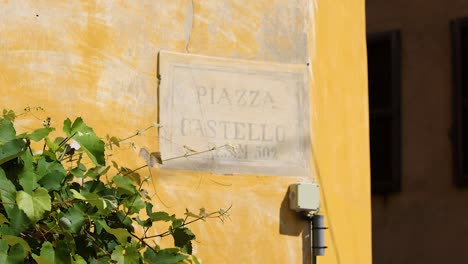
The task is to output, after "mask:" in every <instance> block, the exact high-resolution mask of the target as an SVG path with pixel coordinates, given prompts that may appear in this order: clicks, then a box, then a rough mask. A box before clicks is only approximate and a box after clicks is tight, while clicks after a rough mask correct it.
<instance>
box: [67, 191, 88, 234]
mask: <svg viewBox="0 0 468 264" xmlns="http://www.w3.org/2000/svg"><path fill="white" fill-rule="evenodd" d="M72 191H74V190H72ZM83 198H84V197H83ZM84 215H85V214H84V213H83V211H81V210H80V209H79V207H78V206H77V205H76V204H73V206H72V207H71V208H70V209H68V212H67V213H65V217H66V218H67V219H69V220H70V222H71V225H70V227H69V228H70V230H71V232H74V233H79V232H80V230H81V228H82V227H83V223H84V222H85V220H86V219H85V217H84Z"/></svg>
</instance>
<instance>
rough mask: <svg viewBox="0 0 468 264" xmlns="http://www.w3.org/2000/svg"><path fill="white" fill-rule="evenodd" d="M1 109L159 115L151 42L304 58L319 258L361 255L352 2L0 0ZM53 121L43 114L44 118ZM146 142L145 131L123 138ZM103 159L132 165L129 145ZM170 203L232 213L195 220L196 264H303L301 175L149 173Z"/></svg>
mask: <svg viewBox="0 0 468 264" xmlns="http://www.w3.org/2000/svg"><path fill="white" fill-rule="evenodd" d="M0 18H1V19H0V95H1V97H0V106H1V108H9V109H10V108H11V109H14V110H16V111H21V109H23V108H24V107H26V106H42V107H44V108H45V110H46V111H45V112H41V111H39V112H36V111H33V112H32V113H34V115H32V114H28V115H25V116H23V117H22V118H20V119H19V120H18V121H17V122H18V125H20V126H21V127H22V128H23V129H29V128H31V127H37V126H38V125H39V124H40V123H39V122H40V119H43V118H45V117H46V116H50V117H52V122H53V125H55V126H56V127H59V128H60V127H61V120H63V119H64V118H65V117H67V116H70V117H75V116H82V117H83V118H84V119H85V121H86V122H87V123H88V124H90V125H91V126H93V127H94V128H95V130H96V131H97V132H98V133H100V134H111V135H117V136H121V137H124V136H126V135H130V134H132V133H134V131H136V130H137V129H141V128H144V127H146V126H148V125H151V124H153V123H154V122H155V121H156V120H157V80H156V70H157V52H158V51H159V50H161V49H165V50H172V51H179V52H189V53H194V54H204V55H212V56H220V57H228V58H242V59H251V60H262V61H272V62H284V63H308V62H310V64H311V80H312V81H311V105H312V114H311V116H312V127H313V128H312V134H313V135H312V142H313V149H314V157H315V165H316V166H315V167H314V171H315V172H314V175H315V176H314V177H315V178H316V179H317V180H318V181H319V183H320V184H321V185H322V191H323V194H322V200H323V201H324V202H325V203H323V204H322V208H323V213H324V214H325V215H326V218H327V224H328V226H329V227H330V230H328V231H326V240H327V245H328V246H329V248H328V250H327V251H326V254H327V255H326V256H325V257H319V258H318V260H319V263H356V264H363V263H364V264H365V263H370V262H371V233H370V230H371V222H370V220H371V219H370V193H369V178H370V177H369V150H368V149H369V147H368V119H367V76H366V55H365V26H364V24H365V23H364V1H362V0H341V1H325V0H317V1H306V0H256V1H246V0H222V1H221V0H207V1H197V0H193V1H192V0H159V1H143V0H139V1H136V0H133V1H91V0H89V1H87V0H83V1H51V0H49V1H46V0H42V1H26V0H25V1H12V0H10V1H7V0H4V1H2V2H0ZM54 122H55V123H54ZM134 142H135V143H136V145H137V146H138V147H142V146H144V147H147V148H149V149H151V150H156V147H157V137H156V133H155V131H151V132H148V133H147V134H146V135H145V136H144V137H140V138H137V139H136V140H134ZM113 159H116V160H122V161H123V162H122V163H125V164H127V165H128V166H130V167H132V166H133V167H136V166H140V165H142V163H143V161H141V160H140V159H139V158H138V157H137V153H136V152H134V151H133V150H132V149H131V148H130V147H126V148H124V150H121V151H120V152H118V153H116V154H115V156H114V157H113ZM153 175H154V179H153V183H154V185H151V186H149V188H151V189H154V190H151V191H156V192H157V194H158V196H159V197H160V199H161V200H162V201H163V202H164V203H165V204H166V205H167V206H168V207H169V208H166V207H165V206H164V205H162V204H161V202H160V201H159V199H156V198H155V202H156V203H158V204H159V205H160V207H161V208H164V209H166V210H169V211H173V212H179V213H182V212H183V211H184V210H185V207H188V208H189V209H191V210H194V211H196V210H198V208H200V207H205V208H207V210H209V209H213V210H216V209H219V208H226V207H228V206H229V205H231V204H232V206H233V208H232V211H231V220H228V221H227V222H225V223H224V224H223V223H221V222H220V221H217V220H214V221H207V222H204V223H197V224H195V225H193V226H192V229H193V230H194V232H195V233H196V234H197V241H198V243H196V245H195V251H196V254H197V255H198V256H200V258H201V259H203V260H204V263H308V262H307V257H308V256H307V250H303V249H302V245H303V240H307V238H306V237H305V236H304V233H303V232H302V231H303V229H305V228H306V223H305V222H303V221H301V220H299V219H298V218H297V217H296V215H295V214H294V213H292V212H290V211H289V209H288V208H287V207H288V205H287V202H286V201H285V195H286V191H287V186H288V185H289V184H291V183H294V182H297V181H302V180H303V179H299V178H291V177H288V178H287V177H272V176H258V175H242V176H229V177H226V176H218V175H214V174H211V173H203V172H189V171H159V170H157V169H155V170H154V171H153Z"/></svg>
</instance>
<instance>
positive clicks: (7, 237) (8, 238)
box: [1, 235, 31, 252]
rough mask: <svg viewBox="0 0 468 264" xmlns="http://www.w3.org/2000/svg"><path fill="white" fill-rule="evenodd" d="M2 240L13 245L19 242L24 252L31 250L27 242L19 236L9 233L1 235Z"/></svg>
mask: <svg viewBox="0 0 468 264" xmlns="http://www.w3.org/2000/svg"><path fill="white" fill-rule="evenodd" d="M1 239H2V240H5V241H6V242H7V243H8V245H10V246H14V245H15V244H20V245H21V246H22V247H23V249H24V250H25V251H26V252H31V248H30V247H29V244H28V242H26V240H24V239H22V238H21V237H17V236H11V235H2V238H1Z"/></svg>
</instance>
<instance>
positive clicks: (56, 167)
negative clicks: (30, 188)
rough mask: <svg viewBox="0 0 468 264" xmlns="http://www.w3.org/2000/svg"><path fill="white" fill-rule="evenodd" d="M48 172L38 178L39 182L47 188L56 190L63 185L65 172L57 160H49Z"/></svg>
mask: <svg viewBox="0 0 468 264" xmlns="http://www.w3.org/2000/svg"><path fill="white" fill-rule="evenodd" d="M51 163H52V166H50V167H49V171H48V173H47V174H46V175H45V176H44V177H42V178H41V179H40V180H39V183H40V184H41V185H42V186H43V187H44V188H46V189H47V190H55V191H58V190H60V189H61V188H62V187H63V183H64V181H65V177H66V174H65V173H66V172H65V169H64V168H63V167H62V165H61V164H60V163H58V162H55V161H54V162H51Z"/></svg>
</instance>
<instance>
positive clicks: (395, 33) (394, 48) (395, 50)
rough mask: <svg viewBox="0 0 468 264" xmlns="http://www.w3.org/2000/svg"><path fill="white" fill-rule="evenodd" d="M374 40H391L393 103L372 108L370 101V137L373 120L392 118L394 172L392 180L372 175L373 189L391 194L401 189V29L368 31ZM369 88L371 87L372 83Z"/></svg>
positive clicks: (368, 35)
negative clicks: (384, 107) (384, 106)
mask: <svg viewBox="0 0 468 264" xmlns="http://www.w3.org/2000/svg"><path fill="white" fill-rule="evenodd" d="M373 41H389V42H390V52H391V56H390V64H391V65H390V70H391V73H390V76H391V77H390V80H391V85H390V89H391V104H390V106H389V107H386V109H371V104H370V101H369V137H371V134H370V133H372V131H371V126H372V121H373V120H376V119H379V118H391V141H392V142H391V150H390V152H391V154H390V158H391V162H390V164H391V169H392V173H391V177H390V180H380V181H379V180H378V178H377V177H375V176H374V177H372V175H371V179H372V181H371V190H372V194H390V193H397V192H400V191H401V176H402V171H401V161H402V159H401V32H400V31H399V30H391V31H385V32H376V33H368V34H367V45H369V43H371V42H373ZM368 55H369V54H368ZM368 73H369V71H368ZM368 89H370V85H369V87H368ZM369 91H370V90H369ZM369 94H370V92H369ZM370 99H371V98H370V96H369V100H370ZM371 160H372V157H371ZM371 168H372V166H371ZM371 172H372V171H371Z"/></svg>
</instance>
